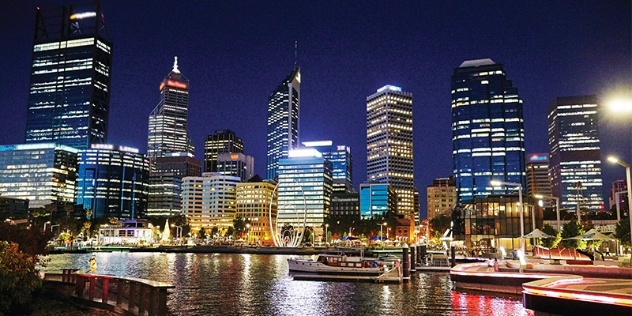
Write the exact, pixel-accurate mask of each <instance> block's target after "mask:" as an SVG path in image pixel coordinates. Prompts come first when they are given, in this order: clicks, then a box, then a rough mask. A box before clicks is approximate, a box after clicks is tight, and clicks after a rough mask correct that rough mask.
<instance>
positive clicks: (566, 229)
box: [562, 220, 586, 249]
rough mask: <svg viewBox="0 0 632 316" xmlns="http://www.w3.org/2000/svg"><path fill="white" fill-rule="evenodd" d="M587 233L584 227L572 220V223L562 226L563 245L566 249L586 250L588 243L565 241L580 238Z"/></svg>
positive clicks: (576, 240) (577, 240)
mask: <svg viewBox="0 0 632 316" xmlns="http://www.w3.org/2000/svg"><path fill="white" fill-rule="evenodd" d="M585 232H586V231H585V230H584V227H583V226H582V225H581V224H579V223H578V222H577V220H571V221H570V222H568V223H566V224H564V225H562V245H564V247H565V248H576V249H584V248H586V242H585V241H583V240H581V239H567V240H564V239H566V238H571V237H575V236H579V235H581V234H583V233H585Z"/></svg>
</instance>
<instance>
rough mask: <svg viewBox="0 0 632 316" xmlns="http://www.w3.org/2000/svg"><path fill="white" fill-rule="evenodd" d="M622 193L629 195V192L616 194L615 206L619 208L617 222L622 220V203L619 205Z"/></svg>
mask: <svg viewBox="0 0 632 316" xmlns="http://www.w3.org/2000/svg"><path fill="white" fill-rule="evenodd" d="M621 193H628V191H617V192H615V193H614V200H615V201H616V202H615V205H616V206H617V222H618V221H620V220H621V203H619V202H620V201H619V199H620V198H619V196H620V195H621ZM628 208H629V207H628Z"/></svg>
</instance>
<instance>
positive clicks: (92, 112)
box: [26, 2, 112, 207]
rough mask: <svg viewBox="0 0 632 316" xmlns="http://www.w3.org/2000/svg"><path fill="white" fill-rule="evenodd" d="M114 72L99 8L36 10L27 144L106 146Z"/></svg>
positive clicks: (92, 5) (66, 7)
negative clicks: (111, 82)
mask: <svg viewBox="0 0 632 316" xmlns="http://www.w3.org/2000/svg"><path fill="white" fill-rule="evenodd" d="M62 26H65V27H62ZM111 67H112V42H111V41H110V38H109V34H108V30H107V27H106V25H105V23H104V17H103V12H102V11H101V6H100V5H99V3H98V2H95V3H93V4H86V5H77V6H62V7H60V8H55V9H50V10H45V9H40V8H39V7H38V8H37V11H36V17H35V36H34V40H33V53H32V62H31V82H30V87H29V99H28V112H27V115H26V143H57V144H61V145H66V146H70V147H73V148H77V149H87V148H90V145H91V144H102V143H105V142H106V141H107V132H108V131H107V128H108V115H109V109H110V76H111ZM36 205H38V203H36V204H34V205H31V207H35V206H36Z"/></svg>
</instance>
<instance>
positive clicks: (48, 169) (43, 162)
mask: <svg viewBox="0 0 632 316" xmlns="http://www.w3.org/2000/svg"><path fill="white" fill-rule="evenodd" d="M78 152H79V150H77V149H75V148H72V147H68V146H64V145H57V144H53V143H43V144H25V145H3V146H0V195H2V196H3V197H8V198H22V199H28V200H29V208H31V209H34V208H42V207H44V206H45V205H47V204H51V203H72V202H74V198H75V185H76V180H77V153H78Z"/></svg>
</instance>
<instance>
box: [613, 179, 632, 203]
mask: <svg viewBox="0 0 632 316" xmlns="http://www.w3.org/2000/svg"><path fill="white" fill-rule="evenodd" d="M617 196H618V198H617ZM609 202H610V209H616V207H617V204H618V205H619V209H620V210H628V209H629V208H628V185H627V181H626V180H615V181H614V182H612V189H610V199H609Z"/></svg>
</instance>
